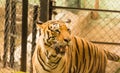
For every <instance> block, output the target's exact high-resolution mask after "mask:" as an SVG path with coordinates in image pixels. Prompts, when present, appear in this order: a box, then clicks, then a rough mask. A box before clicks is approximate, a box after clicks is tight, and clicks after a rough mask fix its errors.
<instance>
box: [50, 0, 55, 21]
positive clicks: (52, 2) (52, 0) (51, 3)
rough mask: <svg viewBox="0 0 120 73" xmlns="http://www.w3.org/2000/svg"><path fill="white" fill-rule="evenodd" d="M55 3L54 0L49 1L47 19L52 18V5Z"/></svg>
mask: <svg viewBox="0 0 120 73" xmlns="http://www.w3.org/2000/svg"><path fill="white" fill-rule="evenodd" d="M55 5H56V2H55V0H50V1H49V20H51V19H52V14H53V10H54V8H53V6H55Z"/></svg>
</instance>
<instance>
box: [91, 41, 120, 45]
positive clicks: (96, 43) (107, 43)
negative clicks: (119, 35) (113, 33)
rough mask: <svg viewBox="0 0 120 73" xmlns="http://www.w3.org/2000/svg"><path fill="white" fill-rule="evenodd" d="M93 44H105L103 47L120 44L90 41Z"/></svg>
mask: <svg viewBox="0 0 120 73" xmlns="http://www.w3.org/2000/svg"><path fill="white" fill-rule="evenodd" d="M91 42H92V43H95V44H105V45H120V43H113V42H100V41H91Z"/></svg>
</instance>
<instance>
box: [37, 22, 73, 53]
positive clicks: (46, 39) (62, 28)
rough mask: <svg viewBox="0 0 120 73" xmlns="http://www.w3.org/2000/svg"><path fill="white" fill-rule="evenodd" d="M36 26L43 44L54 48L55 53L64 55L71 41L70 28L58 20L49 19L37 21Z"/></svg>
mask: <svg viewBox="0 0 120 73" xmlns="http://www.w3.org/2000/svg"><path fill="white" fill-rule="evenodd" d="M37 27H38V29H40V31H41V35H40V36H41V38H42V39H41V40H42V41H41V42H42V43H43V46H44V47H47V48H50V49H51V50H54V51H55V53H56V54H61V55H64V54H65V52H66V49H67V47H68V46H69V44H70V41H71V34H70V30H69V29H68V27H67V26H66V23H65V22H64V21H60V20H50V21H47V22H45V23H37ZM44 49H46V48H44Z"/></svg>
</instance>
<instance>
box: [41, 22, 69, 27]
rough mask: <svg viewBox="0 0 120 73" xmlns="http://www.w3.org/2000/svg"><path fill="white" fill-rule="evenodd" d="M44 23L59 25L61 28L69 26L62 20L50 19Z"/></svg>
mask: <svg viewBox="0 0 120 73" xmlns="http://www.w3.org/2000/svg"><path fill="white" fill-rule="evenodd" d="M43 24H44V25H47V26H51V25H59V26H60V27H61V28H67V27H66V23H65V22H64V21H62V20H49V21H47V22H45V23H43Z"/></svg>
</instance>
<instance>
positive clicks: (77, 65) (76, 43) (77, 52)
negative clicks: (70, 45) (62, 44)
mask: <svg viewBox="0 0 120 73" xmlns="http://www.w3.org/2000/svg"><path fill="white" fill-rule="evenodd" d="M74 39H75V45H76V49H77V51H75V56H76V67H77V70H78V69H79V64H78V55H79V54H80V51H79V49H80V48H79V46H78V42H77V38H76V37H74Z"/></svg>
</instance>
